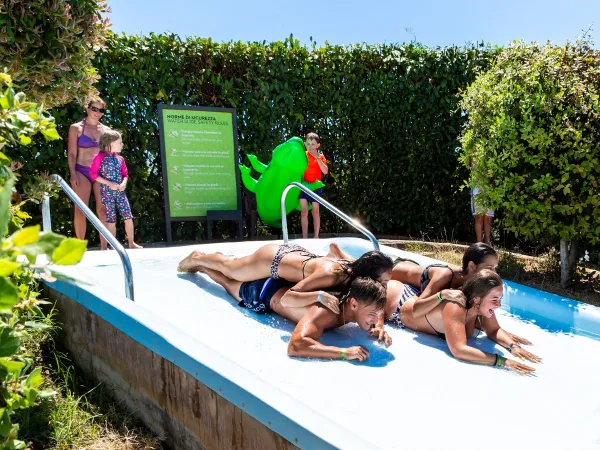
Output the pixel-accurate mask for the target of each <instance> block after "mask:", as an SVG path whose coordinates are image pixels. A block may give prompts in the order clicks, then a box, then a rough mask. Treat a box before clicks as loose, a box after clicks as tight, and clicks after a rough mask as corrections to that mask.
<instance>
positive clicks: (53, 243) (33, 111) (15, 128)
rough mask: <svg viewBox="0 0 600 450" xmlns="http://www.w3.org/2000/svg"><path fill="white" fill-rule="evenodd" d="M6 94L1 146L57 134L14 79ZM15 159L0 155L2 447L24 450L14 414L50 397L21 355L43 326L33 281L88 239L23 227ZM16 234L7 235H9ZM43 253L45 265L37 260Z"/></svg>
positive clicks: (71, 259) (0, 97) (70, 259)
mask: <svg viewBox="0 0 600 450" xmlns="http://www.w3.org/2000/svg"><path fill="white" fill-rule="evenodd" d="M0 80H1V81H2V83H1V84H2V85H6V91H4V92H2V93H0V148H2V147H5V146H6V145H7V144H14V143H16V142H20V143H23V144H26V143H28V142H31V135H32V134H34V133H36V132H38V131H41V132H42V134H43V135H44V136H45V137H46V139H56V138H58V135H57V134H56V130H55V128H54V123H53V120H52V118H51V117H48V116H46V115H45V114H44V111H43V109H41V108H38V107H37V105H35V104H33V103H29V102H27V101H26V99H25V96H24V94H23V93H18V94H15V92H14V90H13V88H12V85H11V80H10V77H8V76H7V75H6V74H4V75H3V76H2V78H1V79H0ZM10 163H11V160H10V158H8V157H7V156H6V155H5V154H4V153H0V446H1V448H3V449H4V448H5V449H13V448H25V443H24V442H22V441H19V440H18V439H17V435H18V430H19V425H18V424H16V423H13V421H12V416H13V415H14V411H15V410H18V409H24V408H29V407H31V406H32V405H34V404H35V402H36V401H37V400H38V399H39V398H40V397H44V396H48V395H52V392H47V391H43V390H41V389H40V388H41V386H42V384H43V378H42V374H41V368H39V367H37V368H36V367H33V361H32V360H31V358H28V357H26V356H23V355H21V348H20V347H21V339H22V337H23V335H24V334H25V333H27V328H40V327H43V326H45V325H44V324H43V323H42V322H41V321H40V319H43V318H44V314H43V313H42V311H41V309H40V305H41V304H42V303H44V302H43V301H41V300H39V299H38V295H39V293H38V291H37V289H36V288H35V287H36V281H35V279H36V278H38V277H40V276H41V277H45V278H46V279H48V280H52V279H53V277H54V276H55V275H54V274H53V272H52V270H51V269H50V268H49V267H48V263H54V264H76V263H77V262H79V260H80V259H81V257H82V256H83V253H84V252H85V248H86V241H81V240H78V239H68V238H65V237H64V236H61V235H58V234H55V233H51V232H49V233H40V226H39V225H35V226H30V227H26V228H21V225H22V223H23V220H24V217H23V215H22V211H20V208H19V205H17V206H16V207H12V206H11V198H12V196H13V187H14V185H15V181H16V180H15V177H14V175H13V173H12V171H11V169H10ZM9 230H14V232H12V233H11V234H10V235H9V236H7V232H9ZM38 255H45V256H46V258H47V262H46V263H44V262H43V261H38Z"/></svg>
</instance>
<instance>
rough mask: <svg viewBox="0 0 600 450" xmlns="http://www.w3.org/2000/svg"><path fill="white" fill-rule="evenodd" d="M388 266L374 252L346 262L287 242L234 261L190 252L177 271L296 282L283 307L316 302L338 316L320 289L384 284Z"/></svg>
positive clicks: (330, 297)
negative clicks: (367, 281) (358, 281)
mask: <svg viewBox="0 0 600 450" xmlns="http://www.w3.org/2000/svg"><path fill="white" fill-rule="evenodd" d="M392 266H393V264H392V260H391V258H390V257H388V256H386V255H385V254H383V253H381V252H377V251H371V252H368V253H365V254H364V255H363V256H361V257H360V258H358V259H357V260H355V261H348V260H344V259H337V258H332V257H329V256H317V255H315V254H313V253H311V252H309V251H308V250H306V249H305V248H303V247H301V246H299V245H296V244H290V243H287V244H281V245H278V244H269V245H265V246H263V247H261V248H259V249H258V250H257V251H255V252H254V253H253V254H251V255H248V256H244V257H242V258H235V259H234V258H231V257H228V256H225V255H223V254H220V253H213V254H205V253H202V252H199V251H193V252H192V253H191V254H190V255H189V256H188V257H187V258H185V259H184V260H183V261H181V262H180V263H179V266H178V267H177V270H178V271H179V272H199V271H200V272H201V271H203V270H205V269H210V270H215V271H217V272H220V273H222V274H223V275H225V276H226V277H227V278H230V279H233V280H237V281H254V280H260V279H264V278H273V279H278V278H283V279H284V280H288V281H291V282H293V283H296V284H295V285H294V286H293V287H292V288H291V289H290V291H291V292H290V294H289V295H288V296H287V297H286V299H287V302H286V304H285V305H284V306H289V307H303V306H307V305H310V304H313V303H316V302H318V303H322V304H323V305H324V306H326V307H327V308H329V309H330V310H331V311H333V312H334V313H339V306H338V304H339V300H338V298H337V297H335V296H334V295H331V294H329V293H327V292H324V291H321V289H328V288H331V287H333V286H337V287H339V288H340V290H342V291H343V290H344V287H345V286H346V285H347V284H348V283H349V282H350V281H351V279H352V278H354V277H370V278H373V279H376V280H377V281H379V282H381V283H382V284H384V285H385V284H386V283H387V282H388V281H389V280H390V278H391V272H392Z"/></svg>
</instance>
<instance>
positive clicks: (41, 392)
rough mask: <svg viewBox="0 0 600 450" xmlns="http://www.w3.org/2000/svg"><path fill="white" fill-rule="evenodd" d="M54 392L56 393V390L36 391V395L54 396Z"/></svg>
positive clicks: (42, 396) (41, 396)
mask: <svg viewBox="0 0 600 450" xmlns="http://www.w3.org/2000/svg"><path fill="white" fill-rule="evenodd" d="M56 394H58V392H56V391H40V392H39V393H38V396H39V397H40V398H48V397H54V396H55V395H56Z"/></svg>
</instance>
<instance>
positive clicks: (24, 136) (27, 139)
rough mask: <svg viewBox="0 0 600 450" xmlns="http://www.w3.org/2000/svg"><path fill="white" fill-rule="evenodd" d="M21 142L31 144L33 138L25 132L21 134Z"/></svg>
mask: <svg viewBox="0 0 600 450" xmlns="http://www.w3.org/2000/svg"><path fill="white" fill-rule="evenodd" d="M19 144H22V145H29V144H31V138H30V137H29V136H26V135H24V134H20V135H19Z"/></svg>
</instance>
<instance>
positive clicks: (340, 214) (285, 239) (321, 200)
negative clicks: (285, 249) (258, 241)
mask: <svg viewBox="0 0 600 450" xmlns="http://www.w3.org/2000/svg"><path fill="white" fill-rule="evenodd" d="M293 187H297V188H299V189H300V190H301V191H303V192H306V193H307V194H309V195H310V196H311V197H312V198H314V199H315V200H316V201H317V202H319V203H320V204H321V205H323V206H324V207H325V208H327V209H328V210H329V211H331V212H332V213H334V214H335V215H336V216H338V217H339V218H340V219H342V220H344V221H345V222H346V223H348V224H350V225H352V226H353V227H354V228H356V229H357V230H358V231H360V232H361V233H362V234H364V235H365V236H367V237H368V238H369V240H370V241H371V243H372V244H373V247H374V248H375V250H379V242H377V238H375V236H374V235H373V233H371V232H370V231H369V230H367V229H366V228H365V227H363V226H362V225H361V224H360V223H358V222H357V221H355V220H354V219H353V218H351V217H349V216H347V215H346V214H344V213H343V212H341V211H340V210H339V209H337V208H336V207H335V206H333V205H332V204H331V203H329V202H328V201H327V200H325V199H324V198H323V197H320V196H319V195H317V194H315V193H314V192H313V191H311V190H310V189H308V188H307V187H306V186H304V185H302V184H300V183H298V182H295V181H294V182H293V183H290V184H288V185H287V186H286V188H285V189H284V190H283V194H282V195H281V228H282V229H283V242H288V241H289V237H288V230H287V217H286V216H287V215H286V212H285V198H286V197H287V194H288V192H289V191H290V189H292V188H293Z"/></svg>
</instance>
